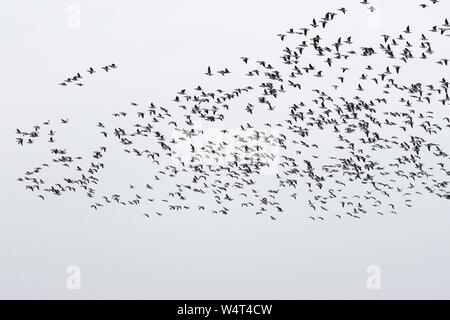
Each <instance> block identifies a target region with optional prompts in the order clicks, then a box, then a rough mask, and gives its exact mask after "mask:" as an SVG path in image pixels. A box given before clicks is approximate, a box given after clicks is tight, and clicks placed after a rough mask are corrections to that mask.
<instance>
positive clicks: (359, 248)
mask: <svg viewBox="0 0 450 320" xmlns="http://www.w3.org/2000/svg"><path fill="white" fill-rule="evenodd" d="M441 1H442V2H444V0H441ZM358 2H359V1H350V0H349V1H335V0H327V1H325V0H321V1H298V0H295V1H294V0H283V1H276V2H274V1H261V0H258V1H256V0H251V1H238V0H230V1H211V0H202V1H200V0H194V1H182V0H172V1H158V2H156V1H111V0H108V1H106V0H104V1H103V0H102V1H71V2H69V1H56V0H54V1H51V0H45V1H44V0H43V1H31V0H29V1H23V0H18V1H7V2H4V3H2V10H0V24H1V28H0V35H1V37H0V39H1V41H2V45H1V51H0V57H1V59H0V87H1V94H0V105H1V108H2V109H1V110H2V126H1V128H0V130H1V135H0V137H1V147H2V161H1V163H2V174H1V177H2V178H1V180H0V183H1V186H0V190H1V192H2V193H1V194H2V196H1V200H2V207H1V210H0V218H1V220H0V297H1V298H63V299H77V298H151V299H170V298H192V299H197V298H202V299H216V298H249V299H250V298H255V299H259V298H270V299H277V298H285V299H289V298H364V299H366V298H375V299H379V298H450V288H449V284H450V250H449V249H450V232H449V227H450V215H449V213H450V212H449V203H448V201H443V200H439V199H437V198H433V197H430V196H424V197H423V198H422V199H421V200H420V201H417V202H416V204H415V207H414V208H412V209H411V210H409V211H405V212H403V213H402V214H399V215H397V216H386V217H383V218H379V217H374V216H368V217H367V218H364V219H361V220H360V221H356V222H355V221H351V220H346V221H345V222H343V221H339V220H329V221H327V223H323V224H318V223H312V222H310V221H309V220H306V219H305V216H306V215H307V210H308V208H307V207H306V206H305V205H304V204H303V203H301V202H299V203H298V204H297V207H292V208H290V209H291V210H290V211H291V213H290V214H287V215H286V217H285V218H284V219H283V220H280V221H279V222H278V223H272V222H271V221H270V220H268V219H256V218H255V217H254V216H253V215H251V214H240V212H239V211H236V212H233V214H230V215H228V216H213V215H209V214H205V215H172V216H167V217H164V218H163V219H153V220H152V221H151V222H150V221H146V220H143V219H142V216H140V215H139V214H132V213H128V212H127V211H126V210H121V209H120V208H114V207H113V208H110V209H107V210H104V211H102V212H101V213H99V214H93V212H92V211H91V210H90V209H89V206H88V203H87V202H86V199H85V198H84V196H83V195H81V194H76V195H70V196H68V197H65V198H60V199H51V200H49V201H45V202H43V201H40V200H39V199H36V198H35V197H34V196H31V195H30V194H29V193H28V192H25V190H24V189H23V188H22V186H21V185H20V184H19V183H17V182H16V181H15V180H16V178H17V177H18V176H20V175H22V174H23V172H24V171H25V170H26V169H28V168H30V167H32V166H34V165H39V164H40V163H41V162H42V161H43V160H42V159H47V157H48V155H47V153H46V152H47V150H46V149H43V148H39V147H38V146H32V147H30V148H27V149H26V150H25V149H24V150H19V149H18V148H17V146H16V144H15V141H14V131H15V128H16V127H30V126H32V125H33V124H36V123H40V122H41V121H43V120H47V119H58V118H59V117H65V116H67V117H69V118H70V119H71V123H72V124H73V123H77V124H74V125H73V128H82V127H83V125H86V131H85V132H81V131H72V132H71V133H68V134H67V136H66V137H65V138H66V141H68V142H67V144H68V145H71V146H72V148H73V149H76V150H84V149H86V148H88V149H92V148H93V147H95V146H97V145H96V144H95V143H92V140H91V138H90V137H91V136H92V130H90V129H88V128H91V127H94V128H93V129H94V130H95V124H96V123H97V121H98V120H101V119H103V118H106V117H107V116H108V115H110V114H111V112H113V111H117V110H121V109H123V108H125V107H127V106H128V105H129V102H130V101H150V100H153V101H157V102H159V103H161V105H164V104H165V102H166V101H168V100H169V99H171V98H173V96H174V93H175V91H176V90H179V89H180V88H184V87H194V86H195V85H197V84H201V83H202V81H203V82H204V81H205V77H204V76H203V75H202V74H203V72H204V71H205V68H206V66H207V65H214V66H217V67H222V66H235V69H233V70H236V68H239V67H238V66H241V63H240V61H239V59H238V58H239V57H240V56H242V55H246V56H250V57H255V58H256V57H258V58H261V59H265V58H266V57H270V58H273V59H276V57H278V56H279V55H280V49H281V48H282V47H280V41H279V39H278V38H277V37H275V35H276V34H277V33H279V32H282V31H284V30H286V29H287V28H289V27H302V26H304V25H306V24H309V23H310V21H311V18H312V17H314V16H316V17H318V16H322V15H323V14H324V12H325V11H326V10H328V9H330V10H335V9H336V8H338V7H340V6H341V5H345V6H347V7H348V8H349V9H350V10H359V12H360V14H359V15H356V18H355V16H353V18H352V19H351V21H350V20H349V22H348V25H347V27H348V30H351V32H352V33H353V34H354V38H356V39H359V40H366V39H371V37H373V38H375V39H376V40H375V41H378V38H376V37H378V35H379V34H382V33H386V32H390V30H392V29H394V30H397V31H396V32H400V31H401V30H402V28H404V26H405V25H406V24H411V25H415V24H420V23H423V25H425V26H429V25H433V24H437V23H440V22H442V21H443V18H444V17H445V14H446V13H448V12H450V2H448V1H446V2H445V3H441V4H440V6H439V9H434V8H430V9H428V10H427V11H424V10H422V9H420V8H419V7H418V6H417V4H418V3H419V2H417V4H416V3H415V1H406V0H404V1H372V2H373V3H374V4H376V5H377V8H378V10H379V11H378V12H379V13H380V14H381V16H380V17H381V20H380V22H381V23H380V25H379V28H368V27H367V20H368V19H369V15H368V12H367V10H365V9H364V8H361V6H360V5H359V4H358ZM424 2H425V0H424ZM72 4H76V5H78V6H79V8H80V9H81V27H80V29H79V30H70V29H68V28H67V27H66V20H67V13H66V8H67V6H69V5H72ZM436 8H438V7H436ZM425 15H427V16H426V17H425ZM433 21H436V23H433ZM425 22H426V23H425ZM347 33H348V31H347ZM343 35H345V34H343ZM367 41H369V40H367ZM373 43H376V42H373ZM443 48H444V49H445V48H446V47H445V44H444V45H443ZM447 48H448V42H447ZM447 50H448V49H447ZM447 53H448V51H447ZM111 62H115V63H116V64H118V65H119V69H118V70H117V72H115V73H110V74H108V75H106V74H99V75H98V78H97V79H96V81H92V82H91V83H90V84H89V85H87V86H85V87H83V88H70V89H69V90H64V89H66V88H60V87H58V86H57V85H56V83H57V82H58V81H60V80H61V79H64V77H66V76H67V75H69V74H73V73H76V72H77V71H83V70H85V69H86V68H87V67H89V66H91V65H92V66H100V65H104V64H107V63H111ZM418 68H419V69H418V70H417V74H416V75H418V76H419V81H420V77H421V76H424V75H423V74H424V73H425V71H426V69H420V67H418ZM61 89H62V90H61ZM77 89H81V90H77ZM237 117H238V115H237ZM447 145H448V138H447ZM87 146H89V147H87ZM41 149H42V150H41ZM117 166H118V167H117V168H119V169H120V168H126V166H127V164H126V163H123V164H122V163H120V162H119V164H117ZM108 177H109V178H110V179H112V181H115V182H116V183H118V181H119V182H122V184H125V186H126V185H127V183H129V179H128V178H129V177H128V176H127V175H125V174H123V173H121V174H118V173H116V175H115V173H114V172H109V173H108ZM297 211H298V212H305V213H304V214H303V213H302V214H295V212H297ZM72 264H75V265H79V266H80V267H81V272H82V287H81V290H79V291H70V290H68V289H67V288H66V277H67V275H66V267H67V266H68V265H72ZM369 265H378V266H380V267H381V270H382V289H381V290H375V291H370V290H368V289H367V287H366V279H367V274H366V268H367V266H369Z"/></svg>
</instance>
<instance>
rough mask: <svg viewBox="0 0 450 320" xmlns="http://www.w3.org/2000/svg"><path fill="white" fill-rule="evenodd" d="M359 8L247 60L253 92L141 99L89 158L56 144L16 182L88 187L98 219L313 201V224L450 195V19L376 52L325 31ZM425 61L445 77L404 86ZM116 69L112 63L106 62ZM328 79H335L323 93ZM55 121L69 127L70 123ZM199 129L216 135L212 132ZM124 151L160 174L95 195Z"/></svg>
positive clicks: (387, 37) (55, 191)
mask: <svg viewBox="0 0 450 320" xmlns="http://www.w3.org/2000/svg"><path fill="white" fill-rule="evenodd" d="M361 3H362V4H363V5H365V6H366V5H367V6H370V4H369V3H368V1H366V0H363V1H362V2H361ZM431 3H432V4H436V3H438V1H437V0H432V1H431ZM422 7H427V6H425V5H422ZM349 13H350V10H349V9H347V8H338V9H336V10H334V11H329V12H326V14H325V15H324V16H323V17H320V18H314V19H313V20H312V22H311V23H310V24H309V25H307V26H304V27H301V28H291V29H289V30H287V31H286V32H284V33H280V34H279V35H278V37H279V38H280V40H281V41H282V44H283V46H284V48H283V50H282V54H281V58H280V59H281V60H280V61H278V62H269V61H264V60H257V59H252V58H249V57H241V58H240V59H241V60H242V62H241V63H243V64H244V66H245V68H247V69H248V70H247V72H246V76H247V77H246V79H249V83H248V84H246V85H243V86H240V87H238V88H234V89H230V90H226V89H215V90H210V89H207V88H205V87H202V86H200V85H197V86H194V88H193V89H192V90H188V89H182V90H179V91H178V92H177V93H176V95H175V97H174V99H173V101H172V104H173V105H174V107H163V106H159V105H156V104H155V103H153V102H150V103H144V104H142V103H137V102H131V105H130V106H129V107H128V108H127V110H125V111H121V112H117V113H113V114H112V118H111V119H110V120H108V121H103V122H98V124H97V128H98V131H99V134H101V137H102V139H104V141H105V143H104V144H103V145H102V146H100V147H99V148H98V149H96V150H94V151H92V154H91V155H90V157H85V156H80V155H74V154H71V153H70V152H69V150H68V149H67V148H62V147H53V146H52V148H51V149H50V150H51V154H52V160H51V162H50V163H43V164H42V165H40V166H37V167H35V168H33V169H31V170H29V171H26V172H25V174H24V176H22V177H20V178H19V181H20V182H22V183H24V185H25V188H26V189H28V190H30V191H32V192H34V193H36V194H37V196H38V197H39V198H41V199H46V198H47V197H48V196H50V195H54V196H61V195H63V194H65V193H68V192H76V191H83V192H85V193H86V194H87V196H88V197H89V199H90V201H91V203H90V206H91V208H92V209H93V210H99V209H100V208H102V207H105V206H108V205H113V204H116V205H120V206H136V207H139V208H143V209H142V211H141V214H142V215H143V216H144V217H145V218H152V217H153V216H161V215H164V214H167V213H169V212H171V211H185V210H193V211H196V212H201V211H209V212H211V213H213V214H224V215H226V214H229V213H230V212H232V211H233V210H248V211H249V212H252V213H254V214H256V215H262V216H266V217H270V219H272V220H276V219H278V218H279V217H281V216H282V215H283V214H286V213H287V212H288V211H290V210H288V208H293V207H295V203H296V202H297V201H303V202H304V204H305V205H307V206H309V207H310V210H309V213H307V214H306V215H305V217H307V218H309V219H311V220H314V221H322V220H326V219H330V218H333V219H344V218H350V219H360V218H361V217H363V216H364V215H367V214H378V215H389V214H397V213H399V212H400V210H402V209H405V208H407V207H411V206H412V203H413V200H414V199H415V198H417V197H419V196H420V195H423V194H424V193H428V194H430V195H433V196H436V197H439V198H443V199H450V190H449V181H448V180H449V177H450V169H449V168H448V161H449V154H448V153H447V151H446V150H445V149H444V147H443V146H442V145H441V144H440V143H439V138H442V136H444V132H445V131H446V130H448V129H449V128H450V118H449V115H450V114H449V112H448V110H449V109H448V107H449V106H450V98H449V80H448V79H446V77H445V75H446V74H447V75H448V69H447V66H448V57H445V56H440V55H439V54H438V53H437V52H436V51H435V46H434V44H435V43H436V42H437V43H445V44H446V45H447V47H448V42H445V41H450V38H449V37H450V24H449V21H448V20H447V19H445V20H443V21H440V22H439V23H436V24H435V25H432V26H430V27H429V29H428V30H414V28H413V27H411V26H405V27H404V28H403V31H399V32H398V33H392V34H382V35H380V38H379V39H378V40H376V41H377V45H376V46H362V47H361V46H360V45H358V44H355V43H354V40H353V39H352V35H347V36H345V37H336V38H333V39H331V40H328V38H325V36H324V35H323V30H325V29H327V27H328V26H329V25H331V24H333V23H334V21H335V20H336V19H340V18H341V19H346V18H347V17H348V15H349ZM447 53H448V52H447ZM419 61H421V62H423V63H426V65H427V66H426V67H425V68H431V67H432V66H434V67H436V68H440V69H439V70H440V71H442V73H443V75H444V76H442V75H439V76H438V78H437V79H435V81H434V82H426V80H424V81H423V82H413V83H405V82H402V81H401V80H400V78H401V77H400V76H401V74H402V72H405V73H406V72H408V71H406V70H408V68H412V69H413V70H414V68H415V65H416V64H417V63H418V62H419ZM280 62H281V64H280V65H279V66H278V64H279V63H280ZM428 64H430V65H432V66H428ZM110 68H116V66H115V64H111V65H108V66H105V67H103V69H104V70H105V71H108V70H109V69H110ZM230 69H231V68H224V69H218V70H217V71H214V72H213V70H212V68H211V67H207V70H206V75H207V76H208V77H212V76H214V75H219V77H222V76H225V75H229V74H232V73H231V71H230ZM94 72H95V70H93V69H92V68H90V69H89V70H88V73H89V74H92V73H94ZM436 74H438V72H436ZM81 78H82V77H81V76H80V75H79V74H78V75H77V76H75V77H72V78H69V79H71V80H70V81H68V80H69V79H68V80H67V81H66V82H68V83H69V82H76V81H78V80H79V79H81ZM406 78H407V79H408V80H409V79H410V78H409V77H408V76H406ZM322 79H325V80H326V81H331V82H332V83H331V84H330V83H329V82H328V84H327V88H325V87H324V83H325V84H326V83H327V82H323V80H322ZM308 87H311V88H310V90H308V89H307V88H308ZM328 88H329V89H328ZM343 92H351V94H350V95H348V94H347V95H344V94H343ZM308 94H309V95H312V96H311V99H308V100H306V99H307V97H308ZM289 99H291V100H292V99H294V100H293V101H292V102H291V103H288V102H287V101H288V100H289ZM267 112H268V113H269V116H267V115H266V113H267ZM230 114H235V115H236V114H238V119H239V120H240V121H241V122H242V123H239V124H238V125H237V126H236V128H235V129H232V128H230V127H223V126H221V124H223V123H225V121H226V119H227V117H229V115H230ZM257 114H259V115H261V116H260V117H258V118H257V117H255V115H257ZM278 118H279V121H277V120H278ZM234 119H235V118H234ZM258 119H259V120H261V119H262V120H263V121H267V119H269V121H270V122H266V123H261V124H259V123H258ZM233 121H234V122H235V120H233ZM57 123H58V126H67V125H68V124H69V120H68V119H60V120H58V121H57ZM202 123H209V124H214V126H215V127H216V128H219V129H217V130H208V129H204V128H203V127H202ZM57 130H58V127H57V126H56V124H54V123H53V122H50V121H46V122H44V123H42V124H40V125H36V126H34V127H33V128H31V129H30V130H20V129H17V132H16V134H17V142H18V144H19V145H21V146H24V145H27V144H32V143H34V142H36V141H38V140H39V139H41V138H42V136H44V138H42V139H43V140H45V141H46V142H47V143H51V144H55V143H56V137H55V132H56V131H57ZM170 135H171V136H170ZM114 146H119V147H120V148H122V149H123V151H124V152H125V153H126V155H127V156H128V157H130V158H134V157H137V158H141V159H145V160H146V161H148V164H149V165H150V166H151V167H150V168H151V170H153V173H152V174H151V175H152V177H151V179H150V180H149V181H148V182H147V183H145V184H144V185H136V184H130V185H129V186H127V189H129V190H131V193H132V194H133V195H132V196H124V195H121V194H120V193H119V192H111V193H108V194H105V193H103V192H102V193H100V192H99V191H98V188H97V187H98V185H99V184H100V182H101V175H100V172H101V171H102V170H104V169H105V168H107V161H106V159H107V158H108V155H107V154H108V151H109V150H110V149H111V148H114ZM50 166H62V167H65V168H66V170H68V172H70V174H69V173H66V174H65V176H64V177H63V178H61V179H60V180H58V181H48V180H47V179H46V178H44V172H45V171H47V170H48V169H49V167H50ZM65 172H66V171H65ZM163 186H164V187H163ZM164 188H167V189H168V190H167V192H165V191H163V189H164ZM139 210H141V209H139Z"/></svg>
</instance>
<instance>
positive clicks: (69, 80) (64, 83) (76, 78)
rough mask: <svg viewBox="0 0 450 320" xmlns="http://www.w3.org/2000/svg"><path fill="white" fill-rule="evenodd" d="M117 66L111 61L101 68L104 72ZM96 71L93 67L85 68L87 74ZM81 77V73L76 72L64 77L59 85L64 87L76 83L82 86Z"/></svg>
mask: <svg viewBox="0 0 450 320" xmlns="http://www.w3.org/2000/svg"><path fill="white" fill-rule="evenodd" d="M116 68H117V66H116V64H115V63H111V64H108V65H106V66H103V67H101V70H104V71H105V72H109V71H110V70H113V69H116ZM96 72H97V71H95V69H94V68H93V67H89V69H88V70H86V73H87V75H92V74H94V73H96ZM81 79H85V78H84V77H83V76H82V75H81V73H79V72H77V74H76V75H73V76H70V77H68V78H66V79H65V80H64V81H62V82H60V83H59V85H60V86H63V87H66V86H68V85H76V86H79V87H82V86H84V83H83V82H82V80H81Z"/></svg>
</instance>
